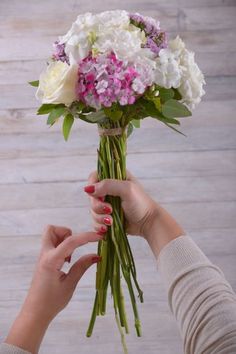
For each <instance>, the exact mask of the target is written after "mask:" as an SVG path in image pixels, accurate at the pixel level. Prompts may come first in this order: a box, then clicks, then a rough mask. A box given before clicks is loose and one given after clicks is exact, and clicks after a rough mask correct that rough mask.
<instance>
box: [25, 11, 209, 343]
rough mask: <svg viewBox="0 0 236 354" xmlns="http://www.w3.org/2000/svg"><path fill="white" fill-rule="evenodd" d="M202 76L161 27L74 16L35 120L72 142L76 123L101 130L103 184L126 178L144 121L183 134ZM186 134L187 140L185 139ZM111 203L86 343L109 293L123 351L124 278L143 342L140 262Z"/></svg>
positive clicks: (133, 18) (112, 15)
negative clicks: (133, 140)
mask: <svg viewBox="0 0 236 354" xmlns="http://www.w3.org/2000/svg"><path fill="white" fill-rule="evenodd" d="M204 83H205V82H204V77H203V74H202V73H201V71H200V70H199V68H198V66H197V64H196V63H195V61H194V53H192V52H190V51H188V50H187V49H186V47H185V44H184V42H183V41H182V40H181V39H180V38H179V37H176V38H175V39H174V40H168V39H167V36H166V33H165V32H164V31H162V30H161V28H160V25H159V22H158V21H156V20H154V19H153V18H150V17H144V16H141V15H140V14H136V13H135V14H130V13H128V12H126V11H121V10H117V11H107V12H103V13H100V14H91V13H86V14H84V15H80V16H78V17H77V19H76V21H75V22H74V23H73V24H72V27H71V29H70V30H69V31H68V32H67V34H66V35H65V36H62V37H59V40H58V41H56V42H55V43H54V50H53V54H52V56H51V58H50V60H49V61H48V63H47V67H46V69H45V71H44V72H43V73H42V74H41V75H40V79H39V81H33V82H30V84H31V85H33V86H37V87H38V89H37V93H36V97H37V98H38V99H39V100H40V101H41V102H42V105H41V106H40V108H39V109H38V114H39V115H41V114H48V119H47V124H48V125H50V126H53V125H54V124H55V123H56V122H57V121H58V120H59V119H60V118H63V124H62V131H63V135H64V138H65V140H67V139H68V137H69V134H70V130H71V127H72V125H73V123H74V122H75V121H76V120H79V119H81V120H83V121H85V122H88V123H92V124H97V125H98V132H99V135H100V146H99V150H98V165H97V171H98V178H99V180H102V179H105V178H115V179H122V180H125V179H126V141H127V137H128V136H129V135H130V134H131V133H132V131H133V129H134V128H139V127H140V123H141V121H142V119H144V118H146V117H152V118H154V119H156V120H157V121H160V122H162V123H163V124H165V125H166V126H167V127H169V128H171V129H173V130H175V131H177V132H179V133H181V132H180V131H179V130H178V129H177V128H176V127H178V125H179V124H180V122H179V118H181V117H188V116H191V109H193V108H194V107H195V105H196V104H198V103H199V102H200V101H201V97H202V95H203V94H204V90H203V84H204ZM181 134H182V133H181ZM106 200H107V201H109V202H110V203H111V204H112V208H113V225H112V226H111V227H110V228H109V230H108V231H107V235H106V237H105V239H104V240H102V241H99V244H98V254H99V255H100V256H101V257H102V261H101V263H99V264H98V265H97V272H96V295H95V301H94V307H93V311H92V316H91V320H90V324H89V327H88V331H87V336H91V334H92V331H93V327H94V323H95V320H96V317H97V316H98V315H104V314H105V313H106V298H107V289H108V286H110V288H111V294H112V298H113V304H114V311H115V318H116V321H117V325H118V328H119V330H120V333H121V337H122V341H123V345H124V348H125V342H124V330H125V332H126V333H128V322H127V317H126V312H125V303H124V296H123V292H122V286H121V276H122V275H123V278H124V280H125V283H126V285H127V288H128V291H129V295H130V300H131V303H132V308H133V313H134V325H135V328H136V332H137V335H138V336H141V324H140V319H139V315H138V310H137V303H136V296H135V290H134V288H136V291H137V294H138V297H139V300H140V301H141V302H143V292H142V290H141V289H140V286H139V284H138V281H137V274H136V268H135V262H134V259H133V256H132V251H131V248H130V245H129V242H128V238H127V234H126V222H125V216H124V213H123V211H122V208H121V201H120V199H119V198H118V197H110V196H107V197H106ZM125 350H126V348H125Z"/></svg>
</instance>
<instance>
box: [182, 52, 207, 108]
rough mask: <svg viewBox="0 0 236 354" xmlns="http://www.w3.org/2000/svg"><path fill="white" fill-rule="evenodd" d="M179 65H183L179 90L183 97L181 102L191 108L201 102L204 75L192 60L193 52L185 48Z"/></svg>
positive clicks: (203, 92)
mask: <svg viewBox="0 0 236 354" xmlns="http://www.w3.org/2000/svg"><path fill="white" fill-rule="evenodd" d="M180 65H181V66H182V67H183V74H182V80H181V84H180V87H179V92H180V93H181V95H182V97H183V102H184V103H186V104H187V105H188V106H189V107H190V108H192V109H193V108H195V106H196V105H197V104H198V103H200V102H201V97H202V96H203V95H204V94H205V91H204V89H203V85H204V84H205V80H204V76H203V74H202V72H201V70H200V69H199V67H198V65H197V64H196V62H195V60H194V53H193V52H189V51H187V50H185V51H184V52H183V53H182V55H181V58H180Z"/></svg>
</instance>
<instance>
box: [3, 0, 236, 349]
mask: <svg viewBox="0 0 236 354" xmlns="http://www.w3.org/2000/svg"><path fill="white" fill-rule="evenodd" d="M116 8H124V9H126V10H128V11H132V12H141V13H144V14H146V15H150V16H155V17H157V18H158V19H160V20H161V24H162V27H163V28H165V29H167V30H168V32H169V37H170V38H171V37H172V36H175V35H176V34H177V33H179V34H180V35H181V37H182V38H183V39H184V40H185V41H186V44H187V46H188V47H189V48H190V49H192V50H193V51H195V52H196V59H197V62H198V63H199V66H200V67H201V69H202V70H203V71H204V73H205V75H206V82H207V85H206V96H205V97H204V99H203V102H202V104H201V105H199V107H198V108H197V109H196V110H195V112H194V115H193V117H192V118H191V119H183V120H182V127H181V129H182V131H183V132H184V133H185V134H186V135H187V138H184V137H182V136H180V135H177V134H175V133H173V132H172V131H170V130H168V129H167V128H166V127H165V126H163V125H162V124H160V123H159V122H157V121H155V120H154V119H146V120H145V121H144V122H142V129H140V130H136V131H135V133H134V134H133V136H131V138H130V140H129V145H128V153H129V155H128V161H127V163H128V168H129V169H130V170H131V171H132V172H133V173H134V174H135V175H136V176H137V177H138V178H139V179H140V180H141V182H142V183H143V185H144V187H145V189H146V191H147V192H148V193H152V195H153V198H155V199H156V200H158V201H159V202H160V203H161V204H162V205H164V206H165V207H166V208H167V209H168V210H169V211H170V212H171V213H172V214H173V215H174V216H175V217H176V218H177V219H178V221H179V222H180V223H181V224H182V225H183V227H184V228H185V229H186V231H187V233H189V234H190V235H191V236H192V237H193V239H194V240H195V241H196V243H197V244H198V245H199V246H200V247H201V248H202V250H203V251H204V252H205V253H206V255H207V256H208V257H209V258H210V259H211V260H212V262H214V263H215V264H217V265H218V266H219V267H220V268H221V269H222V270H223V271H224V273H225V276H226V278H227V279H228V280H229V281H230V283H231V284H232V287H233V288H234V289H235V290H236V278H235V266H236V217H235V215H236V122H235V112H236V42H235V40H234V39H235V35H236V22H235V14H236V3H235V0H170V1H168V2H167V1H166V0H158V2H157V1H156V0H148V1H143V0H130V1H128V2H127V1H126V0H120V1H117V0H103V1H101V0H98V1H91V0H80V1H78V0H67V1H63V2H60V6H58V2H57V1H56V0H50V1H48V0H41V1H40V2H38V1H31V0H21V1H18V0H11V1H9V0H1V1H0V34H1V35H0V48H1V51H0V91H1V95H0V253H1V257H0V328H1V332H0V340H2V339H3V338H4V337H5V335H6V333H7V330H8V328H9V326H10V324H11V322H12V321H13V319H14V317H15V316H16V314H17V312H18V310H19V308H20V305H21V304H22V301H23V299H24V297H25V295H26V292H27V289H28V287H29V284H30V281H31V275H32V272H33V269H34V264H35V262H36V260H37V255H38V252H39V248H40V235H41V232H42V230H43V228H44V226H45V224H48V223H51V224H53V223H54V224H59V225H67V226H69V227H72V229H73V231H75V232H79V231H82V230H88V229H90V228H92V223H91V216H90V213H89V201H88V198H87V195H85V193H84V192H83V186H84V184H86V181H87V177H88V175H89V173H90V172H91V170H94V169H95V167H96V148H97V144H98V136H97V129H96V127H95V126H90V125H86V124H85V123H84V122H79V121H78V122H76V123H77V124H76V125H75V129H74V130H73V132H72V135H71V139H70V141H69V142H67V143H65V142H64V141H63V138H62V136H61V124H58V125H56V126H54V127H53V128H52V129H48V127H46V124H45V117H38V116H36V114H35V108H36V107H37V106H38V102H37V101H36V100H35V97H34V94H35V90H34V88H32V87H30V86H29V85H27V81H30V80H34V79H37V78H38V75H39V73H40V72H41V70H42V68H43V67H44V65H45V60H46V59H47V57H48V56H49V55H50V51H51V48H52V42H53V41H54V40H55V39H56V37H57V36H58V35H60V34H63V33H65V31H66V30H67V29H68V28H69V27H70V25H71V22H72V21H73V20H74V19H75V17H76V15H77V14H79V13H83V12H86V11H94V12H98V11H103V10H105V9H108V10H109V9H116ZM130 243H131V247H132V249H133V252H134V257H135V260H136V264H137V268H138V274H139V279H140V283H141V284H142V288H143V290H144V295H145V303H144V304H143V306H139V308H140V316H141V318H142V326H143V337H142V338H136V336H135V333H134V331H133V330H132V331H131V334H130V335H129V336H128V338H127V342H128V347H129V353H130V354H134V353H135V354H143V353H145V354H154V353H155V354H157V353H158V354H173V353H174V354H181V353H182V352H183V351H182V342H181V339H180V336H179V333H178V329H177V327H176V324H175V321H174V319H173V318H172V315H171V313H170V310H169V309H168V305H167V298H166V293H165V290H164V288H163V285H162V281H161V279H160V277H159V274H158V272H157V269H156V263H155V260H154V259H153V256H152V254H151V251H150V249H149V248H148V245H147V244H146V242H145V241H144V240H143V239H141V238H138V237H130ZM95 250H96V244H89V245H86V246H85V247H83V248H81V249H79V250H78V251H76V252H75V254H74V256H73V260H76V259H77V258H78V257H79V256H80V255H82V254H85V253H87V252H91V251H95ZM65 270H66V268H65ZM94 278H95V268H91V269H90V270H89V271H88V273H87V275H86V277H84V278H83V279H82V281H81V283H80V286H79V288H78V290H77V291H76V292H75V295H74V297H73V300H72V301H71V303H70V305H69V306H68V308H67V309H66V310H65V311H64V312H62V313H61V314H60V315H59V316H58V317H57V318H56V320H55V321H54V322H53V324H52V325H51V326H50V329H49V331H48V333H47V335H46V337H45V340H44V343H43V345H42V348H41V353H42V354H48V353H53V354H64V353H68V354H77V353H78V352H79V353H80V354H90V353H91V352H94V353H97V354H110V353H111V352H113V353H114V354H119V353H120V354H121V353H122V349H121V345H120V338H119V335H118V331H117V328H116V326H115V323H114V318H113V312H112V306H108V308H109V310H108V314H107V316H106V317H104V318H99V320H98V322H97V323H96V327H95V331H94V335H93V336H92V338H90V339H87V338H86V337H85V331H86V327H87V325H88V321H89V316H90V312H91V309H92V304H93V297H94ZM125 292H126V291H125ZM108 301H109V304H110V305H111V299H108ZM127 308H128V312H129V314H130V315H129V321H130V327H132V316H131V313H132V311H131V308H130V304H129V302H128V303H127Z"/></svg>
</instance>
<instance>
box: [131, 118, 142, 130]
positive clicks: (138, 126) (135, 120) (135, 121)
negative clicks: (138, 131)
mask: <svg viewBox="0 0 236 354" xmlns="http://www.w3.org/2000/svg"><path fill="white" fill-rule="evenodd" d="M131 123H132V124H133V126H134V127H135V128H140V119H133V120H132V121H131Z"/></svg>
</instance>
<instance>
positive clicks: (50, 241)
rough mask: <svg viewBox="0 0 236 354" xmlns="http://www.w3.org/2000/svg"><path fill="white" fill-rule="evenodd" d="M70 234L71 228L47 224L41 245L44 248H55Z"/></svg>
mask: <svg viewBox="0 0 236 354" xmlns="http://www.w3.org/2000/svg"><path fill="white" fill-rule="evenodd" d="M71 234H72V231H71V229H69V228H67V227H64V226H54V225H48V226H46V228H45V230H44V233H43V237H42V246H43V248H44V249H50V248H55V247H57V246H58V245H59V244H60V243H61V242H63V241H64V240H65V239H66V238H67V237H69V236H71Z"/></svg>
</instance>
